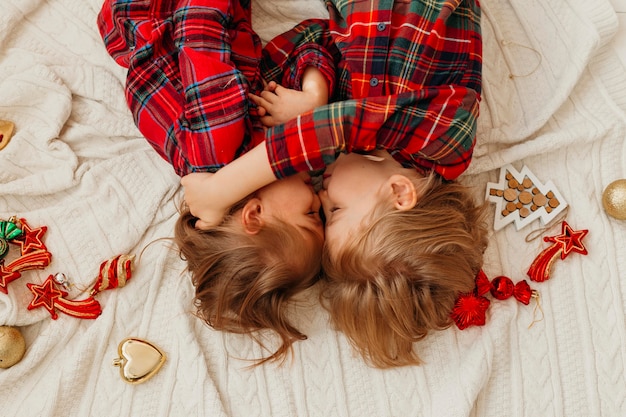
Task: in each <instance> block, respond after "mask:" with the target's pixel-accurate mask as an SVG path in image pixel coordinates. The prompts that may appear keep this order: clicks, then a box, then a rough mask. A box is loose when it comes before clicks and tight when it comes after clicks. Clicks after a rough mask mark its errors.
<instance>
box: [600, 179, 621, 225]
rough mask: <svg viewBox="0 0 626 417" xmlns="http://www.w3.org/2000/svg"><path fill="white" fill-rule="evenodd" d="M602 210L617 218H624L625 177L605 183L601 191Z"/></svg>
mask: <svg viewBox="0 0 626 417" xmlns="http://www.w3.org/2000/svg"><path fill="white" fill-rule="evenodd" d="M602 206H603V207H604V211H606V214H608V215H609V216H611V217H614V218H616V219H618V220H626V179H622V180H616V181H613V182H612V183H610V184H609V185H607V187H606V188H605V189H604V192H603V193H602Z"/></svg>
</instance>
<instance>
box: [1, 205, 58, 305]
mask: <svg viewBox="0 0 626 417" xmlns="http://www.w3.org/2000/svg"><path fill="white" fill-rule="evenodd" d="M46 230H47V228H46V226H42V227H38V228H34V229H33V228H31V227H30V226H29V225H28V223H27V222H26V220H25V219H19V220H17V219H16V218H15V217H11V219H9V220H0V291H2V292H3V293H5V294H8V288H7V287H8V285H9V283H11V282H12V281H15V280H16V279H18V278H20V277H21V276H22V271H25V270H29V269H43V268H45V267H47V266H48V265H49V264H50V261H51V259H52V255H51V254H50V252H48V250H47V248H46V246H45V245H44V244H43V241H42V240H41V239H42V237H43V235H44V234H45V233H46ZM9 244H14V245H18V246H19V247H20V256H18V257H17V258H16V259H14V260H13V261H11V262H9V263H6V264H5V262H6V257H7V255H8V251H9Z"/></svg>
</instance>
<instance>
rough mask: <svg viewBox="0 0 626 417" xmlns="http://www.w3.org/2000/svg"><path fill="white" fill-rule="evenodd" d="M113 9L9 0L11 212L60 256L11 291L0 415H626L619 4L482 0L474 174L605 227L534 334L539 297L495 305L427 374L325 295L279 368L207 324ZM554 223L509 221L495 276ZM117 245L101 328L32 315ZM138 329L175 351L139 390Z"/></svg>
mask: <svg viewBox="0 0 626 417" xmlns="http://www.w3.org/2000/svg"><path fill="white" fill-rule="evenodd" d="M100 5H101V4H100V0H2V13H0V54H1V59H0V119H6V120H10V121H12V122H14V123H15V133H14V136H13V138H12V139H11V142H10V143H9V144H8V146H7V147H6V148H4V149H3V150H1V151H0V218H1V219H7V218H8V217H10V216H12V215H17V216H19V217H23V218H26V219H27V220H28V223H29V224H30V225H31V226H33V227H37V226H40V225H46V226H47V227H48V230H47V232H46V235H45V244H46V246H47V247H48V249H49V250H50V252H51V253H52V254H53V257H52V263H51V264H50V266H49V267H48V268H46V269H45V270H33V271H25V272H24V273H23V276H22V277H21V278H19V279H18V280H16V281H13V282H12V283H11V284H10V285H9V286H8V294H3V293H0V324H2V325H10V326H18V327H19V329H20V331H21V332H22V334H23V335H24V337H25V339H26V344H27V351H26V354H25V356H24V358H23V359H22V360H21V362H19V363H18V364H16V365H14V366H13V367H11V368H9V369H2V370H0V371H1V372H0V393H1V394H2V395H0V410H2V411H1V412H0V414H2V416H6V417H13V416H21V417H42V416H43V417H66V416H90V417H99V416H102V417H109V416H152V417H162V416H163V417H164V416H174V417H178V416H207V417H218V416H233V417H234V416H245V417H254V416H263V417H268V416H343V417H349V416H353V417H362V416H376V417H379V416H442V417H455V416H459V417H460V416H472V417H502V416H585V417H587V416H607V417H618V416H624V415H626V380H625V375H626V369H625V360H626V325H625V313H626V252H624V250H623V248H624V247H625V246H626V223H624V222H619V221H616V220H613V219H611V218H609V217H608V216H606V214H605V213H604V211H603V209H602V204H601V195H602V191H603V189H604V187H606V185H608V184H609V183H610V182H611V181H613V180H615V179H618V178H626V141H625V140H624V138H625V137H626V116H625V113H624V112H625V110H626V76H625V75H624V74H625V73H626V72H625V71H624V68H623V66H621V64H620V63H619V61H618V60H617V58H616V57H615V53H614V52H612V51H611V50H609V49H608V43H609V41H610V39H611V36H612V35H613V34H614V33H615V29H616V24H617V23H616V22H617V21H616V18H615V14H614V13H613V12H612V9H611V5H610V3H609V1H608V0H595V1H593V2H591V1H588V0H551V1H503V0H483V1H481V6H482V10H483V20H482V28H483V38H484V74H483V88H484V89H483V100H482V102H481V109H480V112H481V116H480V118H479V132H478V144H477V148H476V153H475V158H474V160H473V162H472V164H471V165H470V168H469V171H468V172H466V173H465V174H464V175H463V176H462V177H461V179H462V181H465V182H466V183H468V184H470V185H473V186H475V187H476V196H477V198H480V197H482V196H483V195H484V191H485V186H486V184H487V182H489V181H496V180H497V178H498V169H499V167H500V166H502V165H503V164H506V163H513V164H514V165H515V166H516V167H517V168H518V169H519V168H521V166H522V165H527V166H528V167H529V168H530V169H531V171H532V172H533V173H534V174H535V175H536V176H537V177H538V178H540V179H541V180H543V181H547V180H552V181H553V182H554V183H555V185H556V187H557V188H558V189H559V190H560V192H561V193H562V194H563V196H564V198H565V199H566V200H567V202H568V203H569V204H570V208H569V212H568V215H567V221H568V223H569V224H570V225H571V226H572V227H573V228H574V229H588V230H589V234H588V236H587V237H586V238H585V244H586V247H587V249H588V250H589V254H588V255H587V256H571V257H568V258H567V259H565V260H563V261H559V262H557V263H555V265H554V267H553V269H552V271H551V279H550V280H549V281H546V282H544V283H532V287H533V288H534V289H536V290H537V291H539V293H540V294H541V305H542V308H543V312H544V318H543V320H542V321H538V322H536V323H535V324H534V325H533V326H532V327H531V328H530V329H529V328H528V325H529V324H530V323H531V322H532V321H533V301H531V304H530V305H529V306H524V305H522V304H520V303H517V302H515V301H514V300H505V301H493V302H492V304H491V307H490V309H489V312H488V315H487V323H486V325H485V326H483V327H473V328H469V329H466V330H464V331H459V330H458V329H456V328H450V329H448V330H445V331H441V332H437V333H433V334H432V335H429V336H428V337H427V338H426V339H425V340H423V341H421V342H419V343H417V344H416V346H415V348H416V349H417V350H418V351H419V355H420V357H421V358H422V359H424V360H425V362H426V363H425V364H424V365H423V366H419V367H403V368H397V369H390V370H384V371H382V370H378V369H373V368H370V367H368V366H367V365H366V364H365V363H364V362H363V360H362V359H361V358H360V357H358V356H357V355H356V354H355V352H354V351H353V350H352V348H351V347H350V345H349V343H348V341H347V339H346V338H345V337H344V336H343V335H342V334H340V333H338V332H336V331H334V330H333V329H332V328H331V327H330V326H329V324H328V317H327V314H326V313H325V312H324V310H323V309H322V308H321V307H320V306H319V305H318V303H317V298H316V296H317V294H316V292H317V288H312V289H311V290H310V291H309V292H307V293H305V294H303V295H302V296H301V300H300V302H299V303H298V304H297V305H295V306H294V307H293V309H294V311H293V314H294V317H296V323H297V324H298V325H299V328H300V329H301V330H302V331H303V332H304V333H306V334H307V336H308V339H307V340H304V341H301V342H297V343H296V344H295V345H294V352H293V357H292V358H290V359H288V360H287V362H286V363H285V364H283V365H282V366H279V365H277V364H274V363H269V364H265V365H263V366H260V367H256V368H249V367H248V365H250V362H249V361H248V359H255V358H259V357H261V356H263V355H264V353H265V352H264V351H263V349H262V348H261V347H260V346H259V344H258V343H256V342H255V341H254V340H253V339H252V338H250V337H249V336H247V335H233V334H228V333H223V332H216V331H213V330H212V329H210V328H208V327H207V326H206V325H205V324H203V322H201V321H200V320H199V319H198V318H197V317H196V316H194V314H193V312H194V308H193V287H192V285H191V280H190V277H189V276H188V275H187V274H186V273H185V272H184V268H185V263H184V262H183V261H181V260H180V259H179V257H178V255H177V253H176V252H175V250H172V244H171V243H170V242H169V241H167V240H159V239H161V238H168V237H172V236H173V226H174V222H175V220H176V217H177V211H176V207H177V204H178V203H179V202H180V200H181V198H182V196H181V193H180V189H179V179H178V177H177V176H176V175H175V174H174V172H173V170H172V169H171V167H170V166H169V165H168V164H167V163H166V162H164V161H163V160H162V159H161V158H160V157H159V156H158V155H157V154H156V153H155V152H154V150H153V149H152V148H151V147H150V146H149V145H148V144H147V142H146V141H145V140H144V139H143V138H142V137H141V135H140V133H139V132H138V130H137V129H136V128H135V126H134V124H133V120H132V116H131V114H130V112H129V111H128V109H127V107H126V103H125V101H124V93H123V86H124V80H125V74H124V72H123V70H122V69H121V68H120V67H119V66H118V65H117V64H116V63H115V62H114V61H113V60H112V59H111V58H110V57H109V56H108V54H107V53H106V51H105V49H104V46H103V45H102V41H101V39H100V37H99V35H98V31H97V27H96V14H97V12H98V10H99V8H100ZM252 7H253V24H254V25H255V27H256V28H258V30H259V31H260V32H261V33H262V34H263V38H264V40H267V39H268V38H269V37H271V36H272V35H273V34H276V33H278V31H279V30H284V29H288V28H289V27H290V25H293V24H295V23H297V21H299V20H300V19H301V18H303V17H306V15H310V16H316V17H320V16H323V15H324V13H325V9H324V5H323V3H322V2H321V1H320V2H319V3H317V2H314V1H312V0H267V1H253V6H252ZM255 7H256V8H257V9H258V12H256V13H255V10H257V9H255ZM540 227H542V225H541V224H539V223H536V224H532V225H531V226H529V228H528V229H523V230H521V231H519V232H518V231H516V230H515V228H514V227H512V226H509V227H505V228H503V229H502V230H500V231H498V232H497V233H495V232H494V233H493V234H492V236H491V239H490V245H489V248H488V250H487V253H486V263H485V266H484V270H485V272H486V273H487V274H488V275H489V276H490V277H493V276H496V275H506V276H509V277H511V278H512V279H513V281H515V282H517V281H519V280H521V279H525V278H526V277H525V271H526V270H527V269H528V266H529V265H530V263H531V262H532V260H533V259H534V257H535V256H536V255H537V254H538V253H539V252H540V251H541V250H542V249H543V248H544V247H545V245H544V243H543V241H542V240H541V239H536V240H533V241H531V242H526V241H525V237H526V235H527V234H528V233H529V232H530V231H531V230H533V229H538V228H540ZM559 227H560V226H559V224H556V226H555V228H552V229H549V230H547V231H546V232H545V235H554V234H557V233H558V228H559ZM552 232H557V233H552ZM144 249H145V250H144ZM142 250H144V251H143V253H142ZM120 253H134V254H136V255H137V259H136V267H135V270H134V272H133V278H132V280H130V281H129V282H128V284H127V285H126V286H125V287H123V288H118V289H115V290H112V291H103V292H102V293H100V294H98V295H97V297H98V300H99V302H100V303H101V305H102V309H103V313H102V315H101V316H100V317H98V318H97V319H96V320H89V321H87V320H85V321H81V320H78V319H75V318H73V317H69V316H66V315H62V314H60V315H59V318H58V320H51V319H50V315H49V314H48V312H47V311H45V309H40V310H33V311H28V310H27V309H26V306H27V305H28V303H29V301H30V299H31V298H30V297H31V294H30V292H29V291H28V289H27V287H26V283H28V282H32V283H36V284H41V283H42V282H43V281H44V280H45V279H46V278H47V276H48V275H49V274H53V273H56V272H63V273H65V274H66V276H67V277H68V278H69V279H70V281H71V282H72V284H73V286H72V287H71V290H70V295H69V296H68V298H74V299H81V298H85V291H87V290H88V288H89V287H90V285H91V284H93V282H94V280H95V278H96V277H97V274H98V267H99V265H100V263H101V262H102V261H104V260H106V259H109V258H111V257H113V256H115V255H117V254H120ZM126 337H139V338H144V339H146V340H148V341H150V342H152V343H154V344H155V345H157V346H158V347H159V348H161V349H162V350H163V351H164V352H165V354H166V355H167V360H166V362H165V364H164V366H163V367H162V368H161V369H160V371H159V372H158V373H157V374H156V375H155V376H154V377H153V378H152V379H151V380H149V381H147V382H145V383H144V384H142V385H137V386H132V385H129V384H126V383H125V382H123V381H122V379H121V378H120V376H119V369H118V368H116V367H114V366H112V364H111V362H112V360H113V359H114V358H116V357H117V356H118V354H117V346H118V344H119V343H120V342H121V341H122V340H123V339H124V338H126ZM260 337H263V338H264V339H263V340H265V341H266V342H267V344H268V346H269V347H270V348H271V347H272V346H275V342H276V340H274V339H273V338H272V335H260Z"/></svg>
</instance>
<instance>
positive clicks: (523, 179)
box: [486, 165, 567, 230]
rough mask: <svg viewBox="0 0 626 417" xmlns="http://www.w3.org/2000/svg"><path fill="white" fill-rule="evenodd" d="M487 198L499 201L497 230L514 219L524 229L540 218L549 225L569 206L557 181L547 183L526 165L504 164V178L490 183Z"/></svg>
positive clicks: (496, 217)
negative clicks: (517, 166) (519, 169)
mask: <svg viewBox="0 0 626 417" xmlns="http://www.w3.org/2000/svg"><path fill="white" fill-rule="evenodd" d="M486 199H487V200H488V201H491V202H492V203H495V204H496V213H495V219H494V229H495V230H499V229H501V228H503V227H504V226H506V225H507V224H509V223H512V222H514V223H515V226H516V228H517V230H520V229H522V228H523V227H525V226H527V225H528V224H530V223H531V222H532V221H534V220H536V219H541V220H542V222H543V224H548V223H549V222H550V221H551V220H552V219H554V218H555V217H556V216H557V215H558V214H559V213H561V212H562V211H563V210H565V208H566V207H567V202H566V201H565V199H564V198H563V196H561V194H560V193H559V191H558V190H557V189H556V187H555V186H554V184H553V183H552V182H551V181H548V182H547V183H545V184H543V183H542V182H541V181H539V179H537V177H536V176H535V175H534V174H533V173H532V172H531V171H530V170H529V169H528V168H527V167H526V166H524V167H523V168H522V170H521V171H517V170H516V169H515V168H514V167H513V166H512V165H505V166H503V167H502V168H501V169H500V181H499V182H497V183H492V182H490V183H487V193H486Z"/></svg>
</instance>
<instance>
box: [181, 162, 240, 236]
mask: <svg viewBox="0 0 626 417" xmlns="http://www.w3.org/2000/svg"><path fill="white" fill-rule="evenodd" d="M213 175H214V174H211V173H208V172H196V173H192V174H188V175H185V176H184V177H182V178H181V180H180V184H181V185H182V186H183V188H184V191H185V202H186V203H187V206H188V207H189V211H190V212H191V214H192V215H193V216H194V217H197V218H198V221H197V222H196V228H197V229H201V230H207V229H210V228H211V227H214V226H217V225H219V224H220V223H221V222H222V220H223V219H224V215H225V214H226V212H227V210H228V208H229V207H228V206H226V207H224V206H223V205H222V204H220V201H223V200H222V199H221V198H220V189H219V184H217V183H216V182H215V181H211V177H213Z"/></svg>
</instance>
